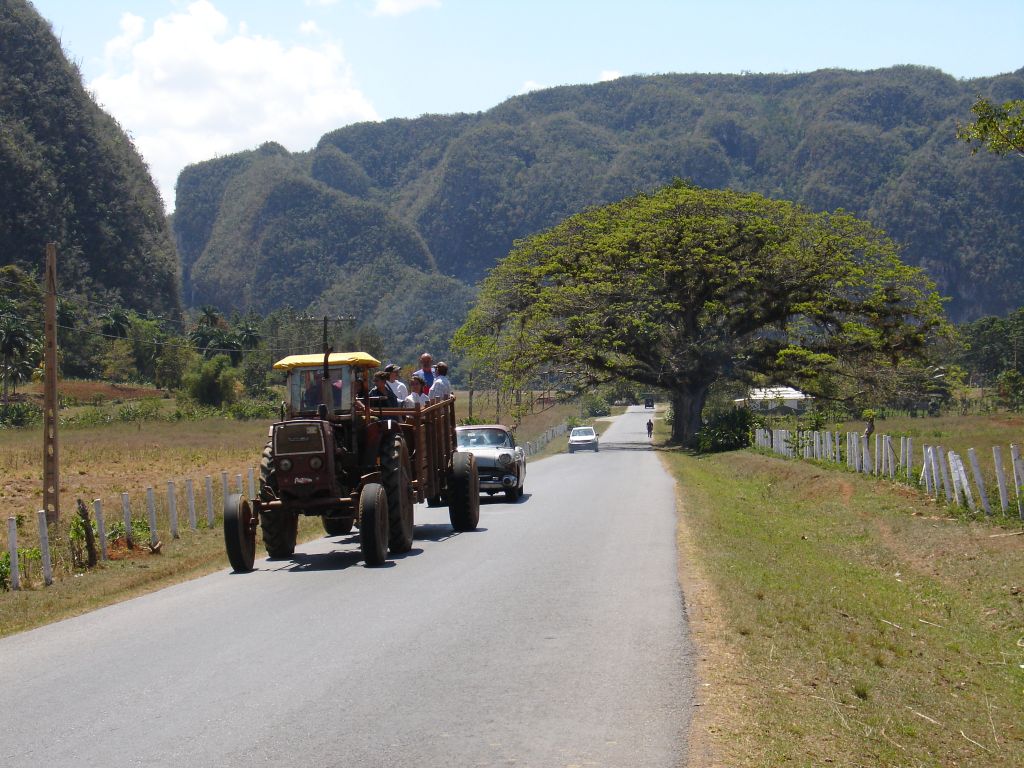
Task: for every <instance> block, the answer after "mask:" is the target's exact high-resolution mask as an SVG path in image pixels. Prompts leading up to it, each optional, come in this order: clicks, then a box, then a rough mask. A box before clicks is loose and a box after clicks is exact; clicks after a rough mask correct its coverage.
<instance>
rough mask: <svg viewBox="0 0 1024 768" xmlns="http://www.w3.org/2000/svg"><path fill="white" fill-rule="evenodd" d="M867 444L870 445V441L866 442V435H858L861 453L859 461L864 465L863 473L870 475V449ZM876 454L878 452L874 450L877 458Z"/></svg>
mask: <svg viewBox="0 0 1024 768" xmlns="http://www.w3.org/2000/svg"><path fill="white" fill-rule="evenodd" d="M869 446H870V443H869V442H868V436H867V435H861V436H860V454H861V463H862V464H863V465H864V466H863V470H864V474H865V475H870V474H871V449H870V447H869ZM877 455H878V454H877V451H876V453H875V456H876V458H877Z"/></svg>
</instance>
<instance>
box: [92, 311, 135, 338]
mask: <svg viewBox="0 0 1024 768" xmlns="http://www.w3.org/2000/svg"><path fill="white" fill-rule="evenodd" d="M100 320H102V321H103V326H102V330H103V332H104V333H105V334H107V335H108V336H114V337H115V338H118V339H127V338H128V331H129V329H130V328H131V324H132V321H131V318H130V317H129V316H128V313H127V312H125V311H124V310H123V309H122V308H121V307H113V308H112V309H109V310H107V311H106V312H104V313H103V315H101V316H100Z"/></svg>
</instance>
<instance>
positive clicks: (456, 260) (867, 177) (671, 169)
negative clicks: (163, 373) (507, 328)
mask: <svg viewBox="0 0 1024 768" xmlns="http://www.w3.org/2000/svg"><path fill="white" fill-rule="evenodd" d="M978 96H986V97H989V98H992V99H994V100H996V101H1000V102H1001V101H1005V100H1007V99H1010V98H1020V97H1024V69H1022V70H1019V71H1018V72H1016V73H1012V74H1007V75H1002V76H998V77H992V78H984V79H978V80H970V81H958V80H956V79H954V78H952V77H950V76H948V75H945V74H943V73H942V72H940V71H938V70H935V69H928V68H922V67H912V66H900V67H894V68H891V69H884V70H877V71H872V72H850V71H842V70H822V71H818V72H813V73H809V74H796V75H757V74H754V75H735V76H733V75H661V76H652V77H627V78H621V79H618V80H615V81H612V82H607V83H601V84H597V85H585V86H566V87H560V88H552V89H548V90H543V91H537V92H534V93H530V94H527V95H524V96H519V97H516V98H513V99H509V100H508V101H506V102H504V103H502V104H500V105H498V106H496V107H494V108H493V109H491V110H489V111H487V112H483V113H478V114H474V115H464V114H462V115H447V116H438V115H428V116H424V117H421V118H418V119H414V120H404V119H403V120H389V121H386V122H383V123H363V124H358V125H353V126H349V127H346V128H342V129H339V130H336V131H333V132H331V133H328V134H327V135H325V136H323V138H322V139H321V140H320V142H319V144H318V146H317V147H316V148H315V149H314V150H312V151H310V152H307V153H299V154H292V155H289V154H288V153H287V152H286V151H285V150H284V149H283V148H281V147H279V146H276V145H267V146H264V147H262V148H260V149H259V150H257V151H253V152H246V153H242V154H238V155H232V156H228V157H223V158H219V159H216V160H211V161H208V162H206V163H201V164H199V165H196V166H192V167H190V168H187V169H186V170H185V171H184V172H183V173H182V175H181V177H180V179H179V182H178V190H177V213H176V214H175V221H174V230H175V233H176V237H177V241H178V246H179V251H180V256H181V260H182V267H183V272H184V275H185V282H186V291H187V294H186V298H187V301H188V302H189V303H191V304H193V305H197V304H202V303H206V302H215V303H217V304H219V305H225V306H234V307H238V308H243V307H256V308H258V309H268V308H271V307H274V306H278V305H280V304H282V303H286V302H287V303H291V304H292V305H296V306H304V305H305V304H306V303H308V302H316V301H317V300H318V299H319V298H320V297H321V296H323V295H324V292H325V291H329V292H330V294H331V295H332V297H333V299H334V300H335V301H340V302H341V304H342V305H344V301H348V300H349V299H344V300H343V298H342V297H343V296H345V295H346V294H347V295H349V296H351V295H353V294H360V293H369V294H372V293H374V292H380V291H382V288H381V282H382V281H381V280H379V279H377V275H375V274H374V270H372V269H370V270H367V269H365V268H364V267H360V268H358V269H357V268H356V267H355V265H357V264H358V265H365V264H366V263H367V262H373V261H374V260H377V259H380V258H386V259H387V260H389V261H393V262H394V263H396V264H404V265H408V267H409V269H410V270H411V271H407V272H406V277H408V276H410V275H416V276H418V277H419V276H422V275H427V274H429V273H430V271H431V270H432V269H433V268H434V267H435V266H436V268H437V269H438V270H440V272H441V273H443V274H445V275H448V276H452V277H454V278H457V280H459V281H461V282H462V283H463V284H465V285H473V284H475V283H476V282H477V281H479V279H480V278H481V277H482V276H483V275H484V274H485V273H486V271H487V270H488V269H489V268H490V267H492V266H493V265H494V264H495V262H496V261H497V260H498V259H500V258H501V257H502V256H504V255H505V254H506V253H507V252H508V250H509V248H510V246H511V244H512V242H513V240H515V239H516V238H519V237H522V236H524V235H527V234H530V233H533V232H536V231H538V230H541V229H543V228H546V227H549V226H551V225H553V224H555V223H556V222H558V221H560V220H561V219H563V218H565V217H566V216H568V215H570V214H572V213H575V212H578V211H580V210H582V209H584V208H586V207H587V206H590V205H597V204H603V203H607V202H610V201H613V200H617V199H620V198H622V197H625V196H628V195H630V194H633V193H634V192H637V191H640V190H651V189H654V188H657V187H659V186H661V185H664V184H666V183H668V182H670V181H671V180H672V179H673V178H676V177H679V178H683V179H688V180H690V181H692V182H694V183H696V184H698V185H700V186H705V187H731V188H734V189H737V190H742V191H755V192H760V193H763V194H765V195H769V196H771V197H777V198H786V199H790V200H795V201H797V202H800V203H803V204H804V205H806V206H808V207H810V208H812V209H814V210H825V209H829V210H831V209H835V208H844V209H846V210H848V211H851V212H854V213H857V214H858V215H862V216H865V217H867V218H868V219H870V220H871V221H872V222H873V223H875V224H876V225H878V226H881V227H882V228H883V229H885V230H886V231H887V232H888V233H889V234H890V235H891V236H892V237H894V238H895V239H896V240H898V241H899V242H901V243H902V244H903V245H904V247H905V252H904V257H905V260H906V261H907V262H909V263H911V264H915V265H920V266H922V267H924V268H925V269H927V271H928V272H929V273H930V274H931V275H932V276H933V277H934V279H935V280H936V281H937V283H938V285H939V288H940V290H941V292H942V293H943V294H944V295H947V296H949V297H951V301H950V304H949V310H950V314H951V316H952V317H953V318H954V319H956V320H967V319H971V318H974V317H978V316H980V315H984V314H1000V313H1005V312H1006V311H1008V310H1010V309H1012V308H1014V307H1017V306H1018V305H1019V304H1020V297H1021V296H1024V219H1022V217H1021V216H1020V212H1021V210H1024V167H1022V165H1021V163H1020V161H1019V160H1017V159H1016V158H1006V157H1003V158H998V157H992V156H989V155H987V154H985V153H979V154H978V155H974V156H972V155H971V153H970V149H969V148H968V147H967V146H965V145H963V144H962V143H959V142H957V140H956V138H955V131H956V124H957V122H958V121H960V122H966V121H968V120H970V119H971V113H970V106H971V104H972V103H973V102H974V101H975V99H976V98H977V97H978ZM392 278H394V275H389V276H388V279H389V280H390V279H392ZM396 279H398V281H399V282H398V283H389V284H388V292H389V295H391V293H390V292H391V290H392V289H397V294H398V295H401V287H402V282H401V280H402V279H403V278H401V277H398V278H396ZM454 288H455V284H454V283H452V282H447V283H441V282H438V283H436V289H435V290H436V291H438V292H445V293H447V292H449V291H453V289H454ZM456 295H457V297H458V299H459V301H458V302H449V303H448V304H447V305H446V307H445V310H444V311H447V312H450V313H454V315H455V317H454V318H453V319H454V320H458V319H461V316H462V313H463V310H464V308H463V306H462V305H461V301H462V299H463V297H464V296H465V293H464V292H463V293H457V294H456ZM363 304H364V305H366V304H367V302H365V301H364V302H363ZM349 306H350V305H349ZM338 308H339V309H344V308H346V307H345V306H341V305H339V306H338ZM392 311H394V305H392ZM402 311H407V310H406V309H403V310H402Z"/></svg>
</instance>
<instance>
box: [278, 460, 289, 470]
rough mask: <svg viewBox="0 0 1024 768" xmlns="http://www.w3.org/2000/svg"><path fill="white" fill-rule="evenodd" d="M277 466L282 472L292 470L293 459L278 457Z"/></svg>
mask: <svg viewBox="0 0 1024 768" xmlns="http://www.w3.org/2000/svg"><path fill="white" fill-rule="evenodd" d="M277 468H278V469H280V470H281V471H282V472H290V471H291V469H292V460H291V459H278V460H277Z"/></svg>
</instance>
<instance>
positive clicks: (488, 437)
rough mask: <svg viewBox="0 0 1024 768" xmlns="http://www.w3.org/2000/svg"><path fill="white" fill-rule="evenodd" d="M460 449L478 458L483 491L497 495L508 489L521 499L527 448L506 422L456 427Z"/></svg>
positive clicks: (512, 497) (511, 495)
mask: <svg viewBox="0 0 1024 768" xmlns="http://www.w3.org/2000/svg"><path fill="white" fill-rule="evenodd" d="M455 435H456V438H457V440H458V444H459V450H460V451H468V452H469V453H472V454H473V456H474V457H476V469H477V473H478V474H479V475H480V490H481V491H483V492H484V493H486V494H488V495H490V496H493V495H494V494H496V493H498V492H499V491H504V492H505V495H506V496H507V497H508V499H509V501H518V500H519V497H520V496H522V495H523V485H524V484H525V483H526V451H524V450H523V449H522V448H521V447H520V446H518V445H516V439H515V437H513V435H512V431H511V430H510V429H509V428H508V427H506V426H504V425H502V424H474V425H472V426H463V427H456V428H455Z"/></svg>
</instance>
